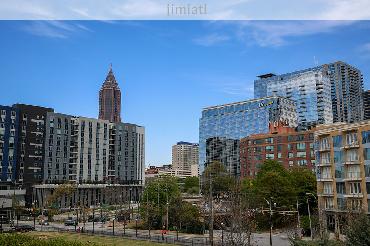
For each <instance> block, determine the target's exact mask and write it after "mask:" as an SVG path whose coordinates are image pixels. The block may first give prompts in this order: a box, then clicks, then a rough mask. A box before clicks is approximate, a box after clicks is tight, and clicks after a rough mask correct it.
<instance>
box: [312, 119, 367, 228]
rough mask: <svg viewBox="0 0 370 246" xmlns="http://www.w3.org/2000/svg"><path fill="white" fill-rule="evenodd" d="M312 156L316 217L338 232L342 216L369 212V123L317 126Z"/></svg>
mask: <svg viewBox="0 0 370 246" xmlns="http://www.w3.org/2000/svg"><path fill="white" fill-rule="evenodd" d="M315 153H316V167H317V168H316V176H317V193H318V206H319V210H320V211H322V213H321V214H320V217H321V219H322V220H324V221H325V222H326V223H325V225H327V226H328V228H329V229H333V230H336V231H337V232H340V230H341V226H342V225H341V223H340V221H342V219H343V218H342V215H345V214H346V213H347V212H350V211H363V212H366V213H369V212H370V121H361V122H356V123H352V124H346V123H335V124H333V125H328V126H320V127H318V128H317V130H316V131H315Z"/></svg>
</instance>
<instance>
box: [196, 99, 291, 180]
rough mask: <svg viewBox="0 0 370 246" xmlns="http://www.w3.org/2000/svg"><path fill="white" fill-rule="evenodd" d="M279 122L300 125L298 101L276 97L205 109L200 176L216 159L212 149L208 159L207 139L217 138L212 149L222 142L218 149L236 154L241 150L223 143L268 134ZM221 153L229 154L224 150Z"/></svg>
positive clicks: (201, 135) (202, 125)
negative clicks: (271, 126)
mask: <svg viewBox="0 0 370 246" xmlns="http://www.w3.org/2000/svg"><path fill="white" fill-rule="evenodd" d="M276 122H284V123H286V125H288V126H291V127H296V126H297V113H296V103H295V102H294V101H292V100H290V99H286V98H283V97H278V96H275V97H265V98H259V99H252V100H248V101H243V102H235V103H230V104H224V105H218V106H213V107H208V108H204V109H203V110H202V117H201V118H200V121H199V174H202V173H203V171H204V168H205V166H206V165H207V162H211V161H212V156H216V154H215V153H214V151H215V150H212V153H211V152H209V155H208V158H207V139H211V138H215V140H214V141H216V142H213V141H211V142H210V141H208V142H209V147H211V148H214V147H215V146H216V145H215V144H214V143H217V142H219V143H220V144H219V145H218V146H225V147H226V148H227V149H228V150H232V152H233V153H237V152H235V150H236V149H237V147H235V148H234V147H233V148H229V147H228V146H230V144H223V143H222V141H224V140H225V141H226V142H230V141H232V140H240V139H241V138H244V137H247V136H249V135H251V134H257V133H268V131H269V124H270V123H276ZM226 139H228V140H226ZM221 150H222V151H225V150H223V149H222V148H221ZM222 155H225V154H222ZM228 155H229V156H228V159H227V160H230V155H232V154H228ZM237 158H238V157H236V159H237ZM224 159H225V158H224ZM216 160H220V159H219V158H217V159H216ZM223 164H224V165H225V168H228V166H230V165H229V164H227V163H223ZM229 169H230V168H229ZM233 170H236V171H235V172H234V171H233ZM237 170H239V167H236V168H235V167H233V168H232V170H231V169H230V171H231V172H233V173H236V174H237V173H238V171H237Z"/></svg>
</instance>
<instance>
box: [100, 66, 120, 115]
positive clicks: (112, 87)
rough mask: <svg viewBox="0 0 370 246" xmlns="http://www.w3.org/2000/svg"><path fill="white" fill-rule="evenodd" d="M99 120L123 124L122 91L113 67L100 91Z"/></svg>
mask: <svg viewBox="0 0 370 246" xmlns="http://www.w3.org/2000/svg"><path fill="white" fill-rule="evenodd" d="M99 119H101V120H108V121H110V122H121V90H120V88H119V86H118V83H117V81H116V78H115V77H114V74H113V70H112V67H110V69H109V72H108V75H107V77H106V79H105V81H104V83H103V85H102V87H101V89H100V91H99Z"/></svg>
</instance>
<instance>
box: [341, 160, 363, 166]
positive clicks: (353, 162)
mask: <svg viewBox="0 0 370 246" xmlns="http://www.w3.org/2000/svg"><path fill="white" fill-rule="evenodd" d="M343 164H345V165H354V164H360V160H344V161H343Z"/></svg>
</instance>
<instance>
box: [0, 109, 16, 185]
mask: <svg viewBox="0 0 370 246" xmlns="http://www.w3.org/2000/svg"><path fill="white" fill-rule="evenodd" d="M18 131H19V110H18V109H16V108H13V107H8V106H1V105H0V179H1V181H2V182H15V181H16V178H17V177H16V174H17V173H16V171H17V168H18V158H17V151H18V134H19V133H18Z"/></svg>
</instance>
